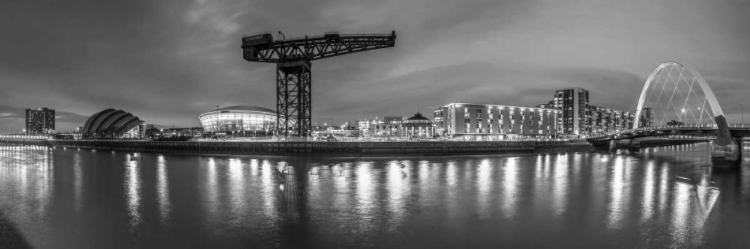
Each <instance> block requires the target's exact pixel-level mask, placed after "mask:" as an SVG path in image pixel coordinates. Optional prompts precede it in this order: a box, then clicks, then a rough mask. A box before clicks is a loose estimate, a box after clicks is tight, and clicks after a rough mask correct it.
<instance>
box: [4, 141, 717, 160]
mask: <svg viewBox="0 0 750 249" xmlns="http://www.w3.org/2000/svg"><path fill="white" fill-rule="evenodd" d="M703 141H705V140H696V139H682V140H674V139H669V140H650V141H643V142H642V143H641V146H643V147H649V146H663V145H673V144H688V143H698V142H703ZM0 143H3V144H10V145H25V146H47V147H54V148H62V149H78V148H81V149H99V150H121V151H159V152H174V153H187V154H241V155H279V156H285V155H294V156H398V155H408V156H414V155H423V156H441V155H466V154H500V153H538V152H553V151H589V150H593V149H594V147H593V146H592V145H591V144H590V143H588V142H586V141H409V142H366V141H365V142H363V141H356V142H354V141H352V142H312V141H299V142H297V141H263V142H236V141H148V140H54V139H19V138H0Z"/></svg>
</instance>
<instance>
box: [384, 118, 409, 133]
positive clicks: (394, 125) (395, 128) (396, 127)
mask: <svg viewBox="0 0 750 249" xmlns="http://www.w3.org/2000/svg"><path fill="white" fill-rule="evenodd" d="M403 122H404V118H403V117H383V125H384V126H385V129H384V130H385V131H386V134H387V135H388V136H397V137H398V136H403V134H402V133H401V132H402V130H403Z"/></svg>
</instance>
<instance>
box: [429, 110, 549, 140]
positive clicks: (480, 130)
mask: <svg viewBox="0 0 750 249" xmlns="http://www.w3.org/2000/svg"><path fill="white" fill-rule="evenodd" d="M438 110H439V111H438ZM438 110H436V111H435V113H440V115H441V116H442V118H443V119H442V120H443V121H442V122H441V123H440V124H439V125H438V130H441V131H443V133H442V134H440V135H444V136H450V137H454V138H455V137H464V138H465V139H469V140H508V139H511V140H512V139H521V138H553V137H555V136H556V135H557V134H558V128H557V120H558V116H559V114H560V112H561V111H560V110H555V109H549V108H536V107H520V106H508V105H487V104H472V103H450V104H447V105H445V106H443V107H440V108H438Z"/></svg>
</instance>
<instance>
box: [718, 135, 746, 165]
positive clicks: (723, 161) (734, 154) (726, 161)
mask: <svg viewBox="0 0 750 249" xmlns="http://www.w3.org/2000/svg"><path fill="white" fill-rule="evenodd" d="M717 141H718V139H717V140H714V142H712V143H711V162H712V163H713V166H714V168H739V167H740V165H742V138H741V137H735V138H732V140H731V143H729V144H726V145H720V144H718V143H717Z"/></svg>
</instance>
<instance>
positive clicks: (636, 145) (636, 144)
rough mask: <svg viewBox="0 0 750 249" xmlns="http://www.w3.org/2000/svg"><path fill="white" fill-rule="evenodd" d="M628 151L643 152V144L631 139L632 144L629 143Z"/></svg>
mask: <svg viewBox="0 0 750 249" xmlns="http://www.w3.org/2000/svg"><path fill="white" fill-rule="evenodd" d="M628 150H629V151H630V152H638V151H640V150H641V142H639V141H637V140H635V139H630V142H628Z"/></svg>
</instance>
